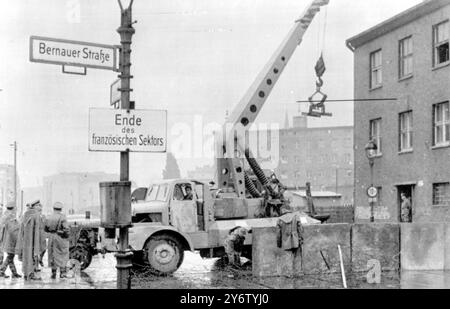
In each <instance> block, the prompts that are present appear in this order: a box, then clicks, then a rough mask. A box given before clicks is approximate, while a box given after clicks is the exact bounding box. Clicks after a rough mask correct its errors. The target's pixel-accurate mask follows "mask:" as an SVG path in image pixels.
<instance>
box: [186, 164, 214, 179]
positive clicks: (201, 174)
mask: <svg viewBox="0 0 450 309" xmlns="http://www.w3.org/2000/svg"><path fill="white" fill-rule="evenodd" d="M187 175H188V178H190V179H195V180H200V181H206V182H210V181H214V179H215V178H216V168H215V166H213V165H205V166H202V167H197V168H196V169H195V170H193V171H189V172H187Z"/></svg>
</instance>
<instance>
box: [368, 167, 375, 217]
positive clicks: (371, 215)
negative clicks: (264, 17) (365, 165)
mask: <svg viewBox="0 0 450 309" xmlns="http://www.w3.org/2000/svg"><path fill="white" fill-rule="evenodd" d="M369 160H370V161H369V164H370V187H373V164H374V161H373V159H369ZM370 222H372V223H373V222H375V214H374V209H373V200H372V199H371V200H370Z"/></svg>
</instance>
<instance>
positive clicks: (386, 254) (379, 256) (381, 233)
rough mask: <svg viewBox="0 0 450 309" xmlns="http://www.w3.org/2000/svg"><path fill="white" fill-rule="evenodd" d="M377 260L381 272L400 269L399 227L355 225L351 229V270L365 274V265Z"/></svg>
mask: <svg viewBox="0 0 450 309" xmlns="http://www.w3.org/2000/svg"><path fill="white" fill-rule="evenodd" d="M370 260H378V261H379V262H380V265H381V269H382V271H391V270H399V269H400V225H399V224H395V223H391V224H389V223H379V224H378V223H377V224H355V225H353V227H352V269H353V271H356V272H367V271H369V270H370V269H368V267H367V263H368V262H369V261H370Z"/></svg>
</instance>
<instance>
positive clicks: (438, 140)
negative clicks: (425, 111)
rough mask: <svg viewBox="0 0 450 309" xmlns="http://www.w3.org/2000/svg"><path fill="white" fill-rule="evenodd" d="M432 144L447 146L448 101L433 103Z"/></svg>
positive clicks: (449, 132)
mask: <svg viewBox="0 0 450 309" xmlns="http://www.w3.org/2000/svg"><path fill="white" fill-rule="evenodd" d="M433 135H434V137H433V145H434V146H447V145H449V141H450V114H449V103H448V102H446V103H440V104H435V105H433Z"/></svg>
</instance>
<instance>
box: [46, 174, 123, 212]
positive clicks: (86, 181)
mask: <svg viewBox="0 0 450 309" xmlns="http://www.w3.org/2000/svg"><path fill="white" fill-rule="evenodd" d="M118 179H119V175H115V174H106V173H63V174H58V175H53V176H49V177H45V178H44V186H43V201H42V202H43V212H44V213H46V214H48V213H51V212H52V207H53V204H54V203H55V202H61V203H63V204H64V212H65V213H66V214H84V213H85V212H86V211H90V212H91V214H93V215H95V216H99V215H100V195H99V194H100V189H99V183H100V182H108V181H117V180H118Z"/></svg>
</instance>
